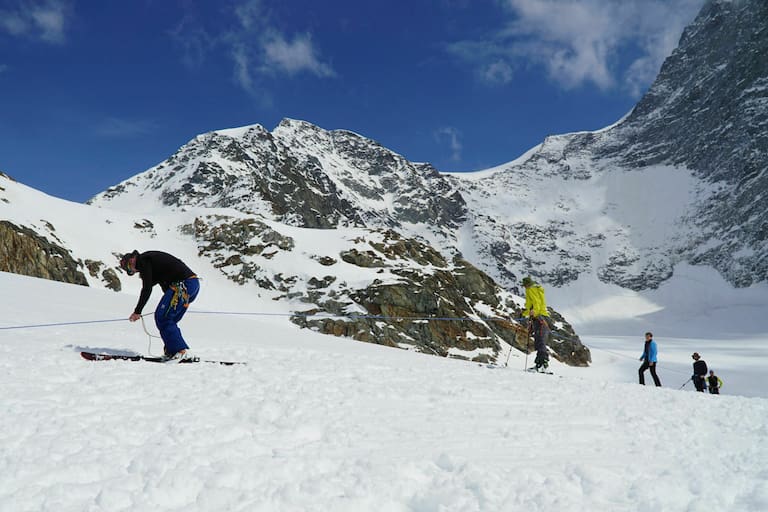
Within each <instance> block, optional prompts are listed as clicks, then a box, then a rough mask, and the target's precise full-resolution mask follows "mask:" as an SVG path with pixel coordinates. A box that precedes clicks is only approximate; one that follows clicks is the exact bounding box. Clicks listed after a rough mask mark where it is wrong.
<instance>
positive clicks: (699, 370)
mask: <svg viewBox="0 0 768 512" xmlns="http://www.w3.org/2000/svg"><path fill="white" fill-rule="evenodd" d="M693 374H694V375H696V376H697V377H701V378H704V376H706V375H707V363H705V362H704V360H703V359H699V360H698V361H696V362H694V363H693Z"/></svg>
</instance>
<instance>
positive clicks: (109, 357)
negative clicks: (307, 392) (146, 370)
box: [80, 352, 245, 366]
mask: <svg viewBox="0 0 768 512" xmlns="http://www.w3.org/2000/svg"><path fill="white" fill-rule="evenodd" d="M80 356H82V358H83V359H87V360H88V361H145V362H147V363H167V362H168V361H169V360H168V359H167V358H165V357H162V356H144V355H141V354H135V355H127V354H100V353H97V352H80ZM176 362H177V363H180V364H186V363H211V364H220V365H224V366H233V365H236V364H245V363H243V362H240V361H212V360H209V359H200V358H199V357H192V358H190V359H182V360H181V361H176Z"/></svg>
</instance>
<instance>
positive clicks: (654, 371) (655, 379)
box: [650, 364, 661, 387]
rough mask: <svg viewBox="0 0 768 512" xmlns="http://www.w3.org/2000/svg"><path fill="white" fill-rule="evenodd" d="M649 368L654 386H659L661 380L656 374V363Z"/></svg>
mask: <svg viewBox="0 0 768 512" xmlns="http://www.w3.org/2000/svg"><path fill="white" fill-rule="evenodd" d="M650 368H651V377H653V383H654V384H656V387H661V380H659V376H658V375H656V365H655V364H654V365H653V366H651V367H650Z"/></svg>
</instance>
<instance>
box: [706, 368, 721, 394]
mask: <svg viewBox="0 0 768 512" xmlns="http://www.w3.org/2000/svg"><path fill="white" fill-rule="evenodd" d="M707 384H709V392H710V393H711V394H713V395H719V394H720V388H721V387H723V381H722V380H720V377H718V376H717V375H715V370H709V377H707Z"/></svg>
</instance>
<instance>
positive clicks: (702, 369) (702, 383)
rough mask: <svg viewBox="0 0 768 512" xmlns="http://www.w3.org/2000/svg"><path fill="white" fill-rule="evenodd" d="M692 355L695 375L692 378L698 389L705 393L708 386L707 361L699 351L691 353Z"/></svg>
mask: <svg viewBox="0 0 768 512" xmlns="http://www.w3.org/2000/svg"><path fill="white" fill-rule="evenodd" d="M691 357H692V358H693V375H691V380H692V381H693V385H694V386H696V391H699V392H701V393H703V392H704V388H706V380H705V379H706V377H707V363H705V362H704V360H703V359H702V358H701V356H700V355H699V353H698V352H694V353H693V354H691Z"/></svg>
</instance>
